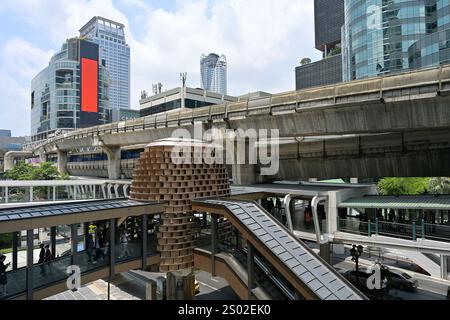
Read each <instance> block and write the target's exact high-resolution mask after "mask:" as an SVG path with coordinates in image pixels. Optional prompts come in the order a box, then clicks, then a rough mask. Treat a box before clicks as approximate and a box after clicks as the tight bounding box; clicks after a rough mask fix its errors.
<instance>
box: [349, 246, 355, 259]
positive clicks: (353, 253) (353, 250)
mask: <svg viewBox="0 0 450 320" xmlns="http://www.w3.org/2000/svg"><path fill="white" fill-rule="evenodd" d="M350 255H351V256H352V261H356V258H355V257H356V244H354V245H353V247H352V248H351V249H350Z"/></svg>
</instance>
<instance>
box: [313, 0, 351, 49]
mask: <svg viewBox="0 0 450 320" xmlns="http://www.w3.org/2000/svg"><path fill="white" fill-rule="evenodd" d="M343 24H344V0H314V28H315V31H314V35H315V39H316V49H317V50H320V51H322V52H323V54H324V57H326V56H328V55H329V54H330V52H332V50H334V48H336V47H340V44H341V28H342V26H343Z"/></svg>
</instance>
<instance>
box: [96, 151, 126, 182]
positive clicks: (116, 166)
mask: <svg viewBox="0 0 450 320" xmlns="http://www.w3.org/2000/svg"><path fill="white" fill-rule="evenodd" d="M101 148H102V150H103V151H104V152H105V153H106V155H107V156H108V179H110V180H117V179H120V159H121V153H120V147H107V146H104V145H103V146H102V147H101Z"/></svg>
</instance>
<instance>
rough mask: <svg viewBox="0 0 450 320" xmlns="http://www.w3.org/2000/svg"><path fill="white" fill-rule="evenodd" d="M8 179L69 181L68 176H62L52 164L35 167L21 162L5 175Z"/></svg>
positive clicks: (47, 163)
mask: <svg viewBox="0 0 450 320" xmlns="http://www.w3.org/2000/svg"><path fill="white" fill-rule="evenodd" d="M5 176H6V178H7V179H11V180H67V179H68V178H69V176H68V175H67V174H60V173H59V172H58V169H57V168H56V167H55V166H54V165H53V163H51V162H42V163H41V164H40V165H39V166H37V167H35V166H32V165H30V164H27V163H25V161H21V162H20V163H19V164H18V165H17V166H15V167H14V168H13V169H11V170H8V171H7V172H6V173H5Z"/></svg>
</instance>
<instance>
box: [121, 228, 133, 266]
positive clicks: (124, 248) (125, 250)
mask: <svg viewBox="0 0 450 320" xmlns="http://www.w3.org/2000/svg"><path fill="white" fill-rule="evenodd" d="M129 240H130V237H129V236H128V232H127V230H124V231H123V232H122V234H121V235H120V245H121V247H122V252H121V253H120V255H119V259H122V258H124V257H129V256H130V253H129V252H128V242H129Z"/></svg>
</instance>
